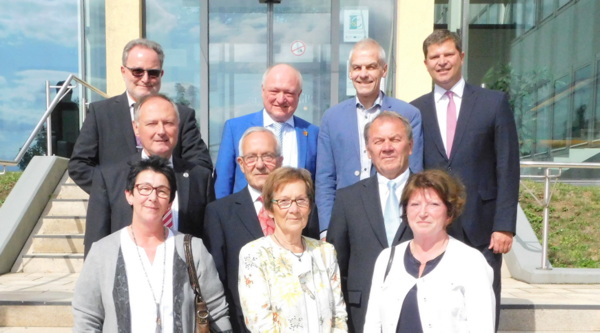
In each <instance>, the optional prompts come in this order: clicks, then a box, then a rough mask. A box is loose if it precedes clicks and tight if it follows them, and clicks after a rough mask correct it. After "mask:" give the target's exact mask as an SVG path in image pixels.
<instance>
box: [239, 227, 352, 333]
mask: <svg viewBox="0 0 600 333" xmlns="http://www.w3.org/2000/svg"><path fill="white" fill-rule="evenodd" d="M303 238H304V242H305V244H306V247H305V248H306V249H305V252H304V254H303V255H302V257H301V258H300V259H298V256H294V254H292V253H291V252H290V251H288V250H286V249H284V248H282V247H280V246H279V245H277V244H276V243H275V242H274V241H273V240H272V239H271V238H270V237H268V236H267V237H263V238H260V239H257V240H255V241H253V242H250V243H248V244H246V245H245V246H244V247H243V248H242V250H241V251H240V268H239V275H238V289H239V294H240V300H241V305H242V310H243V312H244V318H245V321H246V327H247V328H248V329H249V330H250V331H251V332H253V333H256V332H309V331H310V332H311V333H312V332H314V330H313V329H309V328H311V327H314V324H315V323H316V324H317V326H318V327H319V328H320V330H319V332H347V331H348V327H347V324H346V320H347V314H346V306H345V304H344V298H343V296H342V290H341V284H340V271H339V267H338V264H337V260H336V253H335V249H334V248H333V245H331V244H329V243H326V242H322V241H318V240H315V239H312V238H307V237H303ZM306 261H309V262H306ZM302 267H306V268H307V269H303V268H302ZM315 307H316V309H315ZM315 310H316V311H315ZM315 313H316V316H317V317H318V318H313V317H312V316H311V317H309V315H310V314H313V315H314V314H315Z"/></svg>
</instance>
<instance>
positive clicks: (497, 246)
mask: <svg viewBox="0 0 600 333" xmlns="http://www.w3.org/2000/svg"><path fill="white" fill-rule="evenodd" d="M512 242H513V233H512V232H508V231H494V232H493V233H492V238H491V239H490V247H489V249H490V250H492V251H493V252H494V253H508V251H510V248H511V247H512Z"/></svg>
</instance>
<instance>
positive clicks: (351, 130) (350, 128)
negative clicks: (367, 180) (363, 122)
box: [330, 98, 360, 170]
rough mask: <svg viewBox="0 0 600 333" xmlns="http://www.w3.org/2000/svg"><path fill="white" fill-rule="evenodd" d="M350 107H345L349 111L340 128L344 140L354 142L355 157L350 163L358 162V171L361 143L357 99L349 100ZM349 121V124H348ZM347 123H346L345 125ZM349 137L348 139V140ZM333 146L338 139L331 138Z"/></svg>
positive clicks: (341, 121) (340, 122) (339, 124)
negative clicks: (357, 117)
mask: <svg viewBox="0 0 600 333" xmlns="http://www.w3.org/2000/svg"><path fill="white" fill-rule="evenodd" d="M347 103H348V105H346V106H345V107H344V109H346V110H348V111H347V115H346V116H345V117H346V119H345V120H343V119H340V120H339V123H338V126H340V128H341V130H340V131H339V133H343V137H344V140H348V141H347V142H352V147H353V149H352V152H351V153H350V154H353V155H354V159H352V158H351V159H349V161H358V162H359V164H358V166H357V167H356V168H357V169H356V170H360V141H358V140H359V137H358V120H357V119H356V98H351V99H349V100H348V102H347ZM346 121H347V122H346ZM345 122H346V123H345ZM346 137H347V139H346ZM330 139H331V140H332V141H331V144H332V145H335V144H336V142H335V141H333V140H336V139H337V138H335V137H334V138H330Z"/></svg>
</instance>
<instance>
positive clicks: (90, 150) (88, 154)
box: [69, 39, 212, 193]
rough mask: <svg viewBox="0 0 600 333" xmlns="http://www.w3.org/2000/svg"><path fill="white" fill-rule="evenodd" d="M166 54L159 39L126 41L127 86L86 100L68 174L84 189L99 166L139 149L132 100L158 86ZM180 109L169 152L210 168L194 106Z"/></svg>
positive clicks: (123, 68) (153, 91) (155, 90)
mask: <svg viewBox="0 0 600 333" xmlns="http://www.w3.org/2000/svg"><path fill="white" fill-rule="evenodd" d="M164 58H165V55H164V53H163V50H162V48H161V46H160V45H159V44H158V43H156V42H153V41H150V40H147V39H134V40H132V41H130V42H129V43H127V45H125V48H124V49H123V59H122V61H123V64H122V66H121V74H122V75H123V80H124V81H125V87H126V91H125V92H124V93H123V94H121V95H118V96H115V97H112V98H109V99H106V100H103V101H98V102H94V103H91V104H90V107H89V113H88V115H87V117H86V119H85V122H84V123H83V127H82V128H81V132H80V134H79V137H78V138H77V141H76V142H75V147H74V148H73V154H72V156H71V160H70V161H69V176H70V177H71V178H72V179H73V180H74V181H75V183H77V185H79V187H81V188H82V189H83V190H84V191H86V192H87V193H90V191H91V187H92V180H93V177H94V171H95V170H96V167H97V166H99V165H103V164H111V163H116V162H119V161H121V160H123V159H124V158H127V157H128V156H129V155H131V154H133V153H135V152H139V151H140V150H141V148H142V147H141V144H140V142H139V138H137V137H136V135H135V134H134V132H133V126H132V121H133V117H134V116H133V105H134V104H135V103H136V102H138V101H139V100H140V99H141V98H142V97H144V96H148V95H152V94H157V93H158V92H159V91H160V87H161V79H162V76H163V74H164V71H163V69H162V68H163V62H164ZM178 109H179V116H180V120H181V121H180V122H179V136H178V140H177V141H178V144H177V146H176V147H175V148H174V150H173V155H174V156H177V157H181V158H183V159H184V160H186V161H189V162H191V163H193V164H196V165H200V166H203V167H206V168H208V169H210V170H212V161H211V158H210V155H209V153H208V149H207V147H206V144H205V143H204V141H203V140H202V137H201V136H200V131H199V130H198V126H197V124H196V115H195V112H194V110H193V109H190V108H188V107H185V106H183V105H179V106H178Z"/></svg>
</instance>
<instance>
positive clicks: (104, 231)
mask: <svg viewBox="0 0 600 333" xmlns="http://www.w3.org/2000/svg"><path fill="white" fill-rule="evenodd" d="M177 108H178V107H177V105H175V104H174V103H173V102H172V101H171V100H170V99H169V98H168V97H166V96H164V95H160V94H158V95H148V96H145V97H142V98H141V99H140V100H139V101H138V102H137V104H136V105H135V116H134V121H133V129H134V132H135V135H136V137H138V138H139V140H140V143H141V145H142V150H141V152H139V153H134V154H133V155H131V156H130V157H129V158H126V159H125V160H123V161H121V162H118V163H113V164H107V165H101V166H100V167H99V168H98V169H97V170H96V171H95V172H94V178H93V182H92V187H91V189H92V191H91V193H90V201H89V204H88V211H87V216H86V230H85V236H84V245H85V253H86V254H87V252H88V251H89V249H90V248H91V246H92V243H93V242H95V241H97V240H99V239H101V238H102V237H104V236H107V235H109V234H111V233H113V232H114V231H117V230H120V229H121V228H123V227H125V226H127V225H128V224H129V223H131V218H132V210H131V207H130V206H129V204H128V203H127V200H126V199H125V185H126V184H127V174H128V172H129V164H130V163H132V162H135V161H139V160H140V159H144V158H148V157H149V156H153V155H157V156H160V157H163V158H166V159H168V160H169V161H170V162H171V166H172V167H173V169H174V171H175V176H176V181H177V192H176V193H175V200H173V204H172V206H171V210H169V211H168V212H167V214H165V216H164V218H163V223H164V224H165V226H167V227H169V228H172V229H175V230H178V231H180V232H183V233H187V234H192V235H194V236H196V237H202V230H203V222H204V209H205V207H206V205H207V204H208V203H209V202H211V201H213V200H214V187H213V181H212V174H211V171H210V170H209V169H207V168H205V167H202V166H198V165H195V164H193V163H191V162H188V161H186V160H183V159H181V158H178V157H176V156H173V149H174V148H175V146H176V145H177V138H178V134H179V112H178V110H177Z"/></svg>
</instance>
